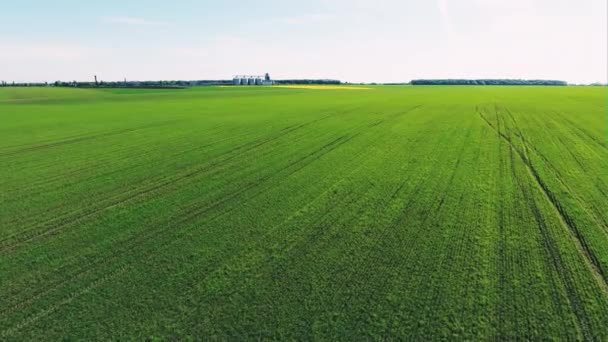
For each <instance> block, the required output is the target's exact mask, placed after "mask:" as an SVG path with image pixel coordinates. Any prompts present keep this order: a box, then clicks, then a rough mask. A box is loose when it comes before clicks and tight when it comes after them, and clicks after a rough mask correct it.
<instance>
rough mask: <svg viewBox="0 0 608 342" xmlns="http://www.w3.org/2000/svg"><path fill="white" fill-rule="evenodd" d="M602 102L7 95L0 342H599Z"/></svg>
mask: <svg viewBox="0 0 608 342" xmlns="http://www.w3.org/2000/svg"><path fill="white" fill-rule="evenodd" d="M607 96H608V93H607V90H606V88H570V87H558V88H540V87H539V88H536V87H421V88H416V87H372V89H367V90H360V91H342V90H340V89H326V90H323V91H320V90H317V89H290V88H262V87H259V88H256V87H242V88H238V87H227V88H220V87H217V88H193V89H185V90H94V89H87V90H79V89H52V88H38V89H28V88H0V165H1V167H0V190H1V191H0V340H15V341H23V340H58V339H63V338H65V339H74V340H141V339H144V338H152V339H154V338H158V339H163V340H165V339H178V338H184V337H187V336H191V337H194V338H197V339H201V340H209V339H218V340H241V339H245V338H248V339H275V340H312V339H322V340H348V341H352V340H371V339H388V340H403V339H411V340H419V341H422V340H428V339H444V340H451V339H469V340H479V339H483V340H488V339H505V340H513V339H523V340H542V339H558V340H582V339H586V340H603V341H606V340H608V210H607V208H608V171H607V170H608V145H607V142H606V129H607V127H606V120H607V117H606V115H607V106H608V102H607V99H608V97H607Z"/></svg>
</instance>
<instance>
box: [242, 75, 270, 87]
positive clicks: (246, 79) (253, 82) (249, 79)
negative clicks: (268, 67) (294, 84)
mask: <svg viewBox="0 0 608 342" xmlns="http://www.w3.org/2000/svg"><path fill="white" fill-rule="evenodd" d="M232 84H233V85H236V86H261V85H272V84H274V82H273V81H272V80H270V76H269V75H268V74H266V75H265V76H245V75H237V76H234V77H233V78H232Z"/></svg>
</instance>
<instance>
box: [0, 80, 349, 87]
mask: <svg viewBox="0 0 608 342" xmlns="http://www.w3.org/2000/svg"><path fill="white" fill-rule="evenodd" d="M341 83H342V82H340V81H338V80H328V79H321V80H313V79H310V80H308V79H302V80H295V79H294V80H277V81H275V84H341ZM232 84H233V81H232V80H193V81H183V80H175V81H112V82H107V81H98V82H77V81H71V82H65V81H55V82H52V83H48V82H44V83H40V82H35V83H15V82H11V83H7V82H4V81H0V87H72V88H147V89H160V88H163V89H169V88H175V89H181V88H187V87H197V86H228V85H232Z"/></svg>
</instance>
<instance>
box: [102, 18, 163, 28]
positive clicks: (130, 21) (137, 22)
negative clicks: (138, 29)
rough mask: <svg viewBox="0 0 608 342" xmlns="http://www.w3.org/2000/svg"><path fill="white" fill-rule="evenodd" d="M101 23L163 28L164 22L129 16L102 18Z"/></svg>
mask: <svg viewBox="0 0 608 342" xmlns="http://www.w3.org/2000/svg"><path fill="white" fill-rule="evenodd" d="M102 21H104V22H106V23H111V24H120V25H130V26H165V25H167V23H166V22H163V21H154V20H148V19H144V18H138V17H129V16H113V17H104V18H102Z"/></svg>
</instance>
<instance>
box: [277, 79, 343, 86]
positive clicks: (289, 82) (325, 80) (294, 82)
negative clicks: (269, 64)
mask: <svg viewBox="0 0 608 342" xmlns="http://www.w3.org/2000/svg"><path fill="white" fill-rule="evenodd" d="M274 82H275V84H334V85H335V84H342V82H341V81H338V80H327V79H322V80H274Z"/></svg>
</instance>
